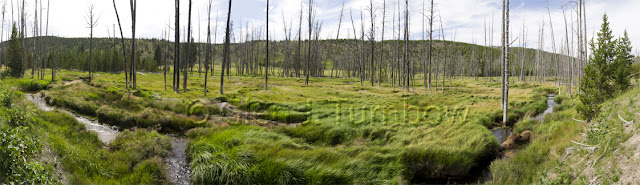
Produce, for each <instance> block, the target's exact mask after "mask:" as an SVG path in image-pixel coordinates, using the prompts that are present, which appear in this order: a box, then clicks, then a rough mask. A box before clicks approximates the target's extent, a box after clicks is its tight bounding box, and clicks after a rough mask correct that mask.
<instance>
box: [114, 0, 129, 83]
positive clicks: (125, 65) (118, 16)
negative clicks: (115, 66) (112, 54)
mask: <svg viewBox="0 0 640 185" xmlns="http://www.w3.org/2000/svg"><path fill="white" fill-rule="evenodd" d="M113 9H114V10H115V11H116V18H117V20H118V28H120V38H121V41H122V58H123V59H124V80H125V86H126V87H127V88H129V76H128V75H127V74H128V73H127V50H126V48H127V47H126V45H125V44H124V35H123V34H122V24H120V15H118V8H117V7H116V0H113Z"/></svg>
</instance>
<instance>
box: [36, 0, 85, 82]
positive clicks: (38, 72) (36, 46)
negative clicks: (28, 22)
mask: <svg viewBox="0 0 640 185" xmlns="http://www.w3.org/2000/svg"><path fill="white" fill-rule="evenodd" d="M34 5H35V9H34V11H35V18H34V19H33V51H34V52H33V55H34V61H33V62H32V68H31V78H33V74H34V72H35V71H36V70H37V68H38V65H37V63H38V47H37V45H38V37H37V36H38V0H36V3H34ZM89 66H91V65H89ZM38 76H40V72H39V70H38ZM38 79H40V77H38ZM89 81H91V68H89Z"/></svg>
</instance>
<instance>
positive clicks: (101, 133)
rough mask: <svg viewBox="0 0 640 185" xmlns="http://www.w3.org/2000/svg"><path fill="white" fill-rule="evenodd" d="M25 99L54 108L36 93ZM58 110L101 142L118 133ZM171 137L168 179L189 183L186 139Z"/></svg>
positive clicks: (43, 108)
mask: <svg viewBox="0 0 640 185" xmlns="http://www.w3.org/2000/svg"><path fill="white" fill-rule="evenodd" d="M27 99H28V100H29V101H31V102H32V103H34V104H36V105H38V107H40V109H42V110H44V111H47V112H49V111H53V110H56V109H55V108H54V107H51V106H49V105H47V103H46V101H45V100H44V99H43V98H42V97H41V96H39V95H38V94H27ZM58 110H59V111H60V112H64V113H67V114H69V115H72V116H73V117H75V118H76V120H78V122H80V123H82V124H84V125H85V127H86V128H87V130H90V131H93V132H95V133H97V134H98V138H99V139H100V141H102V142H103V143H106V144H108V143H109V142H111V141H112V140H113V139H115V138H116V136H117V135H118V134H119V133H120V132H119V131H117V130H116V129H113V128H111V127H108V126H106V125H102V124H100V123H99V122H98V121H96V120H92V119H89V118H87V117H84V116H81V115H78V114H76V113H73V112H69V111H66V110H62V109H58ZM171 138H172V139H173V141H172V142H171V147H172V148H171V156H170V157H169V158H167V172H168V174H169V179H170V180H171V182H172V183H174V184H178V185H188V184H190V182H189V178H190V174H191V172H190V169H189V163H187V155H186V153H185V150H186V148H187V140H186V139H184V138H179V137H175V136H171Z"/></svg>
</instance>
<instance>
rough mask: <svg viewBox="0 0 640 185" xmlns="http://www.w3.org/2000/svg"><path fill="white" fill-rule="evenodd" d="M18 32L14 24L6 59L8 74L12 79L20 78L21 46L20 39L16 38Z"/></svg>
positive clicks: (21, 70)
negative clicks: (7, 60) (7, 61)
mask: <svg viewBox="0 0 640 185" xmlns="http://www.w3.org/2000/svg"><path fill="white" fill-rule="evenodd" d="M18 34H19V33H18V30H17V28H16V24H15V23H14V24H13V29H12V31H11V39H10V40H9V48H8V51H7V52H8V54H9V56H8V59H9V63H8V65H7V67H8V68H9V74H11V76H13V77H21V76H22V72H23V69H22V45H21V44H20V43H21V41H20V40H21V39H20V38H21V37H19V36H18Z"/></svg>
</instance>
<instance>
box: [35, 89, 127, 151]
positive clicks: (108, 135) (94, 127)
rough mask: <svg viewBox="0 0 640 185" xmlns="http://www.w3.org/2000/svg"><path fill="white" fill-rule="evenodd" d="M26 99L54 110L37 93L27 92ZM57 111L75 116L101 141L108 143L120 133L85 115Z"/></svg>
mask: <svg viewBox="0 0 640 185" xmlns="http://www.w3.org/2000/svg"><path fill="white" fill-rule="evenodd" d="M27 99H28V100H29V101H31V102H33V103H34V104H36V105H38V107H40V109H42V110H44V111H47V112H49V111H53V110H55V108H53V107H51V106H49V105H47V103H46V101H45V100H44V99H43V98H42V97H40V96H39V95H37V94H27ZM59 111H60V112H64V113H67V114H69V115H72V116H73V117H75V118H76V120H78V122H80V123H82V124H84V125H85V127H86V128H87V130H90V131H93V132H95V133H97V134H98V138H99V139H100V141H102V142H103V143H107V144H108V143H110V142H111V141H113V139H115V138H116V136H117V135H118V134H119V133H120V132H118V131H117V130H116V129H113V128H111V127H108V126H105V125H102V124H100V123H99V122H98V121H96V120H93V119H89V118H87V117H84V116H80V115H78V114H76V113H73V112H69V111H66V110H61V109H60V110H59Z"/></svg>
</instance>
